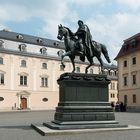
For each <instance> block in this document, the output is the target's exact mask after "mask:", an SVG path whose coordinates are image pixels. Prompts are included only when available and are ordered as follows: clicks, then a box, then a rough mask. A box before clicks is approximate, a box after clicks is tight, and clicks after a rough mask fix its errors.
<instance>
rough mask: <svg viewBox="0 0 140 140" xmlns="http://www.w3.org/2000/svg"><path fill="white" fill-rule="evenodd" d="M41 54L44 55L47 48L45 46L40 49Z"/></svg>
mask: <svg viewBox="0 0 140 140" xmlns="http://www.w3.org/2000/svg"><path fill="white" fill-rule="evenodd" d="M40 52H41V54H44V55H46V54H47V49H46V48H45V47H43V48H41V49H40Z"/></svg>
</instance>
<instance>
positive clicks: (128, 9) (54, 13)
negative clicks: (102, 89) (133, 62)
mask: <svg viewBox="0 0 140 140" xmlns="http://www.w3.org/2000/svg"><path fill="white" fill-rule="evenodd" d="M79 19H81V20H83V21H84V22H85V23H86V24H87V25H88V26H89V28H90V30H91V34H92V37H93V39H94V40H96V41H98V42H100V43H103V44H105V45H106V46H107V49H108V51H109V55H110V57H111V59H112V60H113V59H114V58H115V56H116V55H117V53H118V51H119V50H120V48H121V45H122V44H123V40H124V39H127V38H129V37H130V36H132V35H134V34H136V33H139V32H140V0H0V29H3V28H6V29H9V30H11V31H13V32H19V33H24V34H29V35H34V36H40V37H44V38H49V39H55V40H56V39H57V38H56V36H57V30H58V24H62V25H64V26H68V27H69V28H70V29H71V30H72V31H73V32H76V30H77V28H78V25H77V21H78V20H79Z"/></svg>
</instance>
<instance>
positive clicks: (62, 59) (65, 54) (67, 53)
mask: <svg viewBox="0 0 140 140" xmlns="http://www.w3.org/2000/svg"><path fill="white" fill-rule="evenodd" d="M70 55H71V52H70V51H69V52H66V53H64V54H62V56H61V64H62V66H63V67H64V68H65V64H64V57H66V56H70Z"/></svg>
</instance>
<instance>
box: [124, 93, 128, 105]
mask: <svg viewBox="0 0 140 140" xmlns="http://www.w3.org/2000/svg"><path fill="white" fill-rule="evenodd" d="M124 104H127V95H124Z"/></svg>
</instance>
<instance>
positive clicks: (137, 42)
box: [115, 33, 140, 60]
mask: <svg viewBox="0 0 140 140" xmlns="http://www.w3.org/2000/svg"><path fill="white" fill-rule="evenodd" d="M138 50H140V33H138V34H135V35H133V36H131V37H130V38H128V39H125V40H124V43H123V45H122V47H121V49H120V51H119V53H118V54H117V56H116V57H115V60H117V59H118V58H120V57H122V56H126V55H128V54H131V53H133V52H136V51H138Z"/></svg>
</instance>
